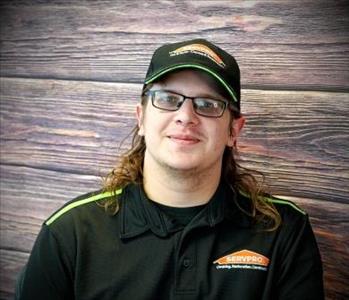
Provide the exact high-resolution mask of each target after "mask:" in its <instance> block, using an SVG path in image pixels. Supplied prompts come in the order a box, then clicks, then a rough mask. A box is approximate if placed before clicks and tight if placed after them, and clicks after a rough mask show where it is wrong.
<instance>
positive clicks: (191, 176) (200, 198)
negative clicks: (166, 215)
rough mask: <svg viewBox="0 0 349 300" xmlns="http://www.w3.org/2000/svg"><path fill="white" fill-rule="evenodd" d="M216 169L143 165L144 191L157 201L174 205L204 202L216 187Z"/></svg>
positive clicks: (218, 177)
mask: <svg viewBox="0 0 349 300" xmlns="http://www.w3.org/2000/svg"><path fill="white" fill-rule="evenodd" d="M219 181H220V168H219V169H218V170H214V169H212V168H211V169H209V170H200V171H199V170H186V171H179V170H170V169H166V170H165V169H163V168H156V170H154V168H147V166H146V164H145V166H144V191H145V193H146V194H147V196H148V197H149V198H150V199H151V200H153V201H155V202H158V203H161V204H164V205H168V206H174V207H190V206H198V205H202V204H206V203H207V202H208V201H209V200H210V199H211V198H212V196H213V194H214V193H215V191H216V190H217V188H218V185H219Z"/></svg>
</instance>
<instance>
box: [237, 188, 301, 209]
mask: <svg viewBox="0 0 349 300" xmlns="http://www.w3.org/2000/svg"><path fill="white" fill-rule="evenodd" d="M239 192H240V194H241V195H243V196H245V197H247V198H250V196H249V195H248V194H246V193H245V192H243V191H241V190H240V191H239ZM262 197H263V199H265V200H266V201H269V202H272V203H277V204H282V205H288V206H291V207H292V208H293V209H295V210H297V211H298V212H300V213H301V214H303V215H306V214H307V213H306V212H305V211H304V210H303V209H301V208H300V207H299V206H298V205H296V204H295V203H293V202H292V201H289V200H283V199H280V198H275V197H273V196H272V197H267V196H262Z"/></svg>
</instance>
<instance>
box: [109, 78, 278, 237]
mask: <svg viewBox="0 0 349 300" xmlns="http://www.w3.org/2000/svg"><path fill="white" fill-rule="evenodd" d="M208 80H209V82H210V84H211V85H213V86H214V87H215V89H216V90H217V91H218V92H219V93H220V94H222V95H223V96H226V97H229V95H227V94H226V91H225V89H223V88H222V87H221V86H220V85H218V84H217V83H216V82H215V81H213V80H212V79H208ZM151 86H152V84H149V85H145V86H144V87H143V93H144V92H145V91H146V90H148V89H149V88H150V87H151ZM143 93H142V95H143ZM227 99H228V98H227ZM141 103H142V105H143V106H145V105H147V101H146V100H145V98H144V97H142V102H141ZM230 112H231V116H232V118H231V119H232V120H233V119H237V118H240V117H241V114H240V112H237V111H235V110H230ZM138 130H139V128H138V126H135V127H134V128H133V129H132V131H131V133H130V135H132V143H131V148H130V149H129V150H128V151H127V152H126V153H124V154H123V155H122V156H121V159H120V161H119V164H118V165H117V166H116V167H114V168H113V169H112V171H111V172H110V173H109V174H108V175H107V176H106V177H105V178H104V180H103V189H104V190H105V191H109V192H112V193H113V192H116V191H117V190H119V189H123V188H124V187H126V186H127V185H128V184H130V183H134V184H139V185H141V184H142V183H143V161H144V153H145V149H146V144H145V140H144V137H143V136H140V135H138ZM237 155H238V151H237V146H236V145H235V146H234V147H232V148H230V147H226V149H225V151H224V154H223V164H222V175H221V176H222V180H225V182H226V183H227V184H228V185H229V186H230V187H231V189H233V190H234V191H239V192H240V193H242V194H243V195H247V196H248V198H249V199H250V203H249V206H250V207H251V209H248V210H246V209H243V208H242V207H241V206H239V204H238V203H237V204H238V206H239V208H240V209H241V210H242V211H243V212H244V213H246V214H247V215H249V216H250V217H252V218H253V219H254V220H255V222H256V223H263V224H264V225H266V226H264V228H266V230H268V231H272V230H275V229H277V228H278V227H279V225H280V224H281V217H280V214H279V213H278V211H277V209H276V208H275V207H274V205H273V204H272V202H270V201H268V198H267V197H266V195H267V194H268V193H267V192H266V188H265V186H264V176H263V174H262V173H260V172H258V171H254V170H250V169H248V168H245V167H242V166H241V165H240V164H239V163H237V161H236V159H235V157H236V156H237ZM257 178H258V179H257ZM103 206H104V208H105V210H106V211H107V212H109V213H111V214H116V213H117V212H118V210H119V202H118V197H117V195H116V194H115V196H114V197H112V198H110V199H108V200H106V201H105V202H104V203H103Z"/></svg>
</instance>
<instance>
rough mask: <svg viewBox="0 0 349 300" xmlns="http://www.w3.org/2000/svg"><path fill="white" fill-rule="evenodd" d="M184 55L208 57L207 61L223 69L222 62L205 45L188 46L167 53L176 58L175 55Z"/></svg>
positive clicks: (223, 64)
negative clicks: (193, 54)
mask: <svg viewBox="0 0 349 300" xmlns="http://www.w3.org/2000/svg"><path fill="white" fill-rule="evenodd" d="M186 53H195V54H198V55H202V56H205V57H208V58H209V59H211V60H212V61H214V62H215V63H216V64H217V65H219V66H221V67H222V68H224V67H225V63H224V62H223V60H222V59H221V58H220V57H219V56H218V55H217V54H216V53H215V52H214V51H213V50H212V49H210V48H209V47H207V46H206V45H202V44H190V45H187V46H183V47H180V48H178V49H176V50H173V51H171V52H169V54H170V56H176V55H181V54H186Z"/></svg>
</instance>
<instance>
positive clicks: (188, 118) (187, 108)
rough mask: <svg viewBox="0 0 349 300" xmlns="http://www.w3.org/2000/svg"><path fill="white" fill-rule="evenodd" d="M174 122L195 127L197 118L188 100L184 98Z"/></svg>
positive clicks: (190, 101) (192, 105)
mask: <svg viewBox="0 0 349 300" xmlns="http://www.w3.org/2000/svg"><path fill="white" fill-rule="evenodd" d="M175 121H176V123H181V124H183V125H187V124H191V125H196V124H197V123H198V121H199V116H198V115H197V113H196V112H195V109H194V103H193V101H192V100H191V99H190V98H186V99H185V100H184V102H183V103H182V105H181V107H180V108H179V109H178V110H177V111H176V116H175Z"/></svg>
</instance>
